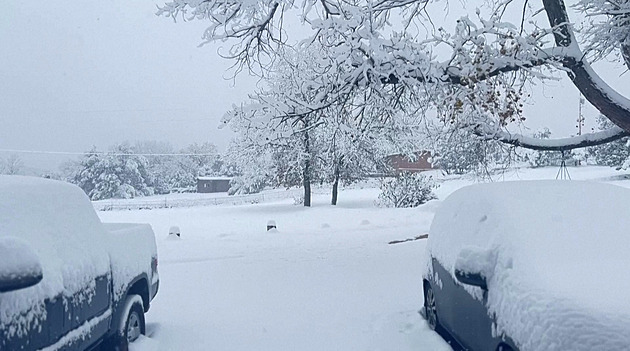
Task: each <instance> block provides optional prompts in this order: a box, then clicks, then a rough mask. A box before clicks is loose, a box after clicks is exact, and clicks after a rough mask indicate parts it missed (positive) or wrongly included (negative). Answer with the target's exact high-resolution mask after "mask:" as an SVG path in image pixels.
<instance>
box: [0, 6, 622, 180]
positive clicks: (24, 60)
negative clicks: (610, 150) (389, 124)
mask: <svg viewBox="0 0 630 351" xmlns="http://www.w3.org/2000/svg"><path fill="white" fill-rule="evenodd" d="M159 3H160V2H159V1H155V0H134V1H128V0H102V1H81V2H76V1H69V0H59V1H36V0H25V1H9V2H7V3H6V4H3V11H2V12H0V46H1V49H0V52H2V54H1V55H0V149H22V150H48V151H70V152H84V151H86V150H88V149H90V148H91V147H92V145H95V146H97V147H98V148H99V149H100V150H105V149H106V148H107V147H108V146H109V145H112V144H114V143H119V142H122V141H131V142H134V141H138V140H161V141H168V142H170V143H171V144H173V145H174V146H176V147H182V146H185V145H187V144H189V143H192V142H204V141H210V142H213V143H215V144H216V145H217V146H219V148H220V149H223V147H224V146H225V145H227V142H228V141H229V139H230V137H231V135H230V132H229V131H228V130H226V129H222V130H219V129H218V124H219V120H220V118H221V117H222V116H223V114H224V113H225V111H227V110H228V109H229V108H230V107H231V105H232V104H234V103H237V104H238V103H240V102H242V101H243V100H244V99H245V98H246V95H247V93H249V92H251V91H252V90H253V89H254V86H255V84H256V79H254V78H251V77H248V76H247V75H246V74H242V75H240V76H239V78H238V79H237V80H236V82H234V81H233V80H229V79H226V78H229V77H230V76H231V74H230V72H228V71H226V70H227V68H228V67H229V66H230V62H229V61H227V60H224V59H221V58H220V57H219V56H218V55H217V48H218V47H219V45H214V46H212V45H208V46H204V47H201V48H199V47H198V44H199V43H200V41H201V39H200V37H201V34H202V32H203V30H204V29H205V24H204V23H202V22H198V21H196V22H181V21H180V22H178V23H173V21H172V20H169V19H166V18H160V17H157V16H155V11H156V4H159ZM469 3H470V2H469ZM470 10H471V11H472V10H474V8H471V9H470ZM458 11H459V10H458ZM445 26H447V27H448V28H450V27H452V26H451V24H450V23H448V24H445ZM221 45H224V46H225V47H227V46H228V45H229V43H223V44H221ZM613 66H614V65H613ZM602 72H604V73H605V74H604V76H605V78H606V79H607V81H608V82H609V83H610V84H611V85H612V86H613V87H615V88H617V89H619V90H620V91H621V92H622V93H624V94H626V96H630V84H628V82H629V81H630V80H629V79H628V75H624V76H621V77H620V76H619V75H620V74H621V73H622V72H623V70H621V69H619V67H618V65H617V69H611V68H610V67H605V68H604V69H602ZM578 98H579V93H578V92H577V90H576V89H575V88H574V87H573V86H572V85H571V83H570V82H569V81H568V80H565V81H563V82H559V83H554V84H552V85H550V86H540V87H538V88H537V89H536V94H535V95H534V99H535V105H533V106H530V107H528V109H527V110H526V112H527V117H528V126H529V127H531V128H532V130H536V129H539V128H541V127H543V126H547V127H549V128H550V129H551V130H552V132H553V135H554V136H556V137H560V136H567V135H569V134H571V133H575V132H576V129H575V124H576V123H575V119H576V118H577V110H578ZM567 115H568V117H566V118H558V116H567ZM595 116H597V112H596V111H594V109H592V108H589V109H587V111H586V117H587V130H590V127H591V126H593V124H594V119H595ZM589 122H590V123H589ZM8 155H9V153H6V152H0V158H3V159H5V158H6V157H7V156H8ZM20 157H22V159H23V160H24V161H25V163H26V165H27V166H31V167H32V166H35V167H39V168H55V167H56V166H57V165H58V164H59V162H60V161H61V160H63V159H66V158H68V156H62V157H60V156H51V155H28V154H20Z"/></svg>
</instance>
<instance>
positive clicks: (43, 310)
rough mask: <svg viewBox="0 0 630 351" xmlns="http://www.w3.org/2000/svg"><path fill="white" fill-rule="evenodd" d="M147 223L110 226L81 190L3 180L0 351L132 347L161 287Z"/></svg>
mask: <svg viewBox="0 0 630 351" xmlns="http://www.w3.org/2000/svg"><path fill="white" fill-rule="evenodd" d="M158 285H159V276H158V273H157V250H156V245H155V236H154V234H153V230H152V229H151V227H150V226H149V225H147V224H122V223H121V224H103V223H101V221H100V220H99V218H98V217H97V215H96V213H95V211H94V208H93V207H92V204H91V203H90V201H89V199H88V198H87V196H86V195H85V194H84V193H83V191H82V190H81V189H79V188H78V187H76V186H74V185H71V184H68V183H64V182H59V181H53V180H47V179H39V178H30V177H17V176H0V350H40V349H43V350H84V349H89V348H92V347H94V346H97V345H106V347H105V349H107V350H115V349H126V348H127V345H128V342H130V341H133V340H135V339H136V338H138V337H139V336H140V334H141V333H143V332H144V312H146V311H147V310H148V309H149V303H150V301H151V300H152V299H153V297H154V296H155V294H156V293H157V290H158Z"/></svg>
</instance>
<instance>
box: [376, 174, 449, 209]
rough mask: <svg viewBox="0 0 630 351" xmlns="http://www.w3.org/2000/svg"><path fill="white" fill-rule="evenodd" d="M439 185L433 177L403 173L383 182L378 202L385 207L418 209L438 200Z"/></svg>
mask: <svg viewBox="0 0 630 351" xmlns="http://www.w3.org/2000/svg"><path fill="white" fill-rule="evenodd" d="M435 188H437V185H436V184H435V182H434V181H433V178H431V177H425V176H424V175H422V174H420V173H402V174H400V175H399V176H397V177H396V178H391V179H386V180H383V181H382V182H381V194H380V195H379V196H378V200H376V204H377V205H378V206H383V207H416V206H420V205H422V204H424V203H426V202H427V201H429V200H433V199H435V198H436V196H435V194H434V193H433V189H435Z"/></svg>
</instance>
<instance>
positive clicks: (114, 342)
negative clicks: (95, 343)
mask: <svg viewBox="0 0 630 351" xmlns="http://www.w3.org/2000/svg"><path fill="white" fill-rule="evenodd" d="M121 308H122V314H121V315H120V317H119V318H118V321H117V323H116V324H115V326H114V328H116V330H115V331H113V334H112V335H111V336H109V337H108V338H106V339H105V340H103V342H102V343H101V345H100V350H99V351H128V350H129V343H130V342H133V341H135V340H137V339H138V337H139V336H140V334H144V333H145V324H144V307H143V305H142V298H141V297H140V295H135V294H132V295H128V296H127V298H126V299H125V302H124V303H123V304H122V305H121ZM138 332H139V333H138Z"/></svg>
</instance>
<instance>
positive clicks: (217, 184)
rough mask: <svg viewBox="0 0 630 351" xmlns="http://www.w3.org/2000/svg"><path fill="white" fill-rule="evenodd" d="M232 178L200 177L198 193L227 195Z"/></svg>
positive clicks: (198, 179)
mask: <svg viewBox="0 0 630 351" xmlns="http://www.w3.org/2000/svg"><path fill="white" fill-rule="evenodd" d="M231 180H232V178H226V177H198V178H197V192H198V193H226V192H227V191H228V190H230V181H231Z"/></svg>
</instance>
